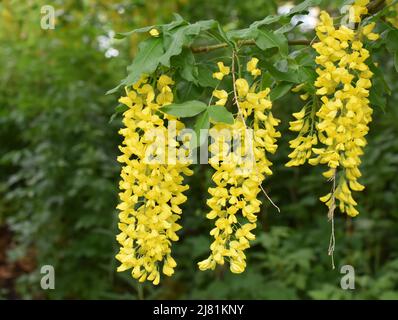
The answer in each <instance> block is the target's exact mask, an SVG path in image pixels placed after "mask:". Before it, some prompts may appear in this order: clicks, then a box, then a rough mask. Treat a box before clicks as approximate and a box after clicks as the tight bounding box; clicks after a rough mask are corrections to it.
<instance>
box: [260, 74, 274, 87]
mask: <svg viewBox="0 0 398 320" xmlns="http://www.w3.org/2000/svg"><path fill="white" fill-rule="evenodd" d="M273 82H274V80H273V79H272V76H271V74H270V73H269V72H265V73H263V76H262V79H261V88H262V89H265V88H271V86H272V83H273Z"/></svg>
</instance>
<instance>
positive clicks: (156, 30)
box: [149, 28, 160, 38]
mask: <svg viewBox="0 0 398 320" xmlns="http://www.w3.org/2000/svg"><path fill="white" fill-rule="evenodd" d="M149 34H150V35H151V36H152V37H155V38H157V37H159V35H160V33H159V31H158V29H156V28H153V29H151V30H150V31H149Z"/></svg>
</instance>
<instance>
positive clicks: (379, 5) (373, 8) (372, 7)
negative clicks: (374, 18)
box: [368, 0, 386, 14]
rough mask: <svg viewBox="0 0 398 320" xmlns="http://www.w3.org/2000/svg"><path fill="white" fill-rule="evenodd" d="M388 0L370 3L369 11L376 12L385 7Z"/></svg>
mask: <svg viewBox="0 0 398 320" xmlns="http://www.w3.org/2000/svg"><path fill="white" fill-rule="evenodd" d="M385 2H386V0H375V1H372V2H371V3H369V4H368V12H369V13H370V14H372V13H376V12H378V11H380V10H381V8H382V7H384V4H385Z"/></svg>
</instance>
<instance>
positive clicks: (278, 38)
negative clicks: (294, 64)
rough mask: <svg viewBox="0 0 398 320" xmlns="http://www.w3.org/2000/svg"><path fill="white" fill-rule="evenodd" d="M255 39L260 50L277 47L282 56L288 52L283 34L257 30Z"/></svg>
mask: <svg viewBox="0 0 398 320" xmlns="http://www.w3.org/2000/svg"><path fill="white" fill-rule="evenodd" d="M255 41H256V45H257V46H258V47H259V48H260V49H261V50H266V49H269V48H278V49H279V52H280V53H281V54H282V55H283V56H287V54H288V44H287V39H286V37H285V36H284V35H283V34H275V33H273V32H272V31H269V30H258V32H257V35H256V38H255Z"/></svg>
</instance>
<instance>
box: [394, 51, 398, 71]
mask: <svg viewBox="0 0 398 320" xmlns="http://www.w3.org/2000/svg"><path fill="white" fill-rule="evenodd" d="M394 66H395V70H396V71H397V72H398V51H397V52H395V57H394Z"/></svg>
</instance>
